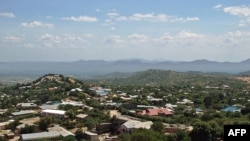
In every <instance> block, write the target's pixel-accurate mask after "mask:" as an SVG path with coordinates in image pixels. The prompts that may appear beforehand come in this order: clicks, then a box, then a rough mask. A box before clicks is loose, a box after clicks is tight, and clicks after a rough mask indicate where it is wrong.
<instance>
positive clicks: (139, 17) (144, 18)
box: [129, 13, 154, 21]
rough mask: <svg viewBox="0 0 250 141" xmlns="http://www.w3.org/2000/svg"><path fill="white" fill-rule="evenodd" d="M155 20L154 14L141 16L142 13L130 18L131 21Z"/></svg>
mask: <svg viewBox="0 0 250 141" xmlns="http://www.w3.org/2000/svg"><path fill="white" fill-rule="evenodd" d="M153 18H154V14H153V13H149V14H140V13H135V14H133V16H130V17H129V19H131V20H135V21H142V20H150V19H153Z"/></svg>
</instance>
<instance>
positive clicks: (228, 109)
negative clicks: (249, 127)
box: [221, 106, 241, 112]
mask: <svg viewBox="0 0 250 141" xmlns="http://www.w3.org/2000/svg"><path fill="white" fill-rule="evenodd" d="M221 111H223V112H240V111H241V109H240V108H238V107H236V106H227V107H226V108H224V109H221Z"/></svg>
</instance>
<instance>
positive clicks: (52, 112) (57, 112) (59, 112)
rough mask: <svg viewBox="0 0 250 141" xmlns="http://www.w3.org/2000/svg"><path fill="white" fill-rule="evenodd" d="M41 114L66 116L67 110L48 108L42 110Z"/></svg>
mask: <svg viewBox="0 0 250 141" xmlns="http://www.w3.org/2000/svg"><path fill="white" fill-rule="evenodd" d="M41 115H42V116H54V117H62V118H64V117H65V116H66V111H63V110H52V109H46V110H42V111H41Z"/></svg>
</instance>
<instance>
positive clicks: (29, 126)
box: [20, 125, 35, 134]
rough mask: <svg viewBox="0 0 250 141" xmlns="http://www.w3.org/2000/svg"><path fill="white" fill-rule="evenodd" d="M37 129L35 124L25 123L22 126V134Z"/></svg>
mask: <svg viewBox="0 0 250 141" xmlns="http://www.w3.org/2000/svg"><path fill="white" fill-rule="evenodd" d="M34 130H35V128H34V126H32V125H25V126H24V128H21V131H20V133H21V134H27V133H33V132H34Z"/></svg>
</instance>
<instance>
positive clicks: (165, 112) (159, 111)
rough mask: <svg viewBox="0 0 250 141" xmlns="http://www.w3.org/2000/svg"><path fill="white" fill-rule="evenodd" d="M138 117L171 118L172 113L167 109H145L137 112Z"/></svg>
mask: <svg viewBox="0 0 250 141" xmlns="http://www.w3.org/2000/svg"><path fill="white" fill-rule="evenodd" d="M138 114H140V115H148V116H172V115H173V113H172V112H171V111H170V110H169V109H167V108H157V109H146V110H142V111H140V112H138Z"/></svg>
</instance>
